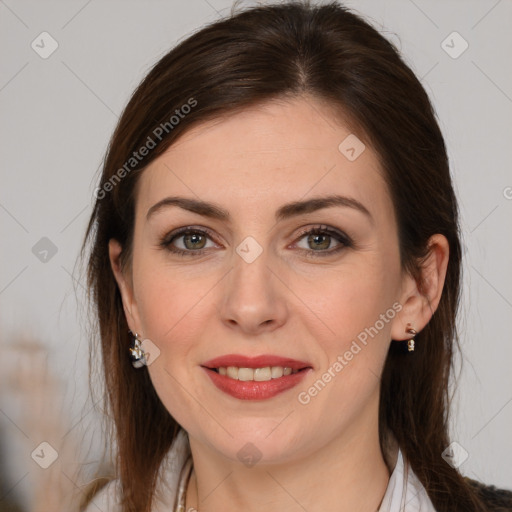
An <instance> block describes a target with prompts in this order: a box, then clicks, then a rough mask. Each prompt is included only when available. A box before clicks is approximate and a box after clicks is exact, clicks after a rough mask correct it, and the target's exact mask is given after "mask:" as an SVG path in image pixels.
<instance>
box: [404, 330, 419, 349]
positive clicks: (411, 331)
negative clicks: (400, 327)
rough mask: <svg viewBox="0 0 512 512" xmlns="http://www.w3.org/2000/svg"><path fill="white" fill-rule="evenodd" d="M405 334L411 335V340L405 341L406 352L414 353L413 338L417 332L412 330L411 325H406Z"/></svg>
mask: <svg viewBox="0 0 512 512" xmlns="http://www.w3.org/2000/svg"><path fill="white" fill-rule="evenodd" d="M405 332H406V333H407V334H411V335H412V338H411V339H410V340H408V341H407V350H408V351H409V352H414V336H416V334H417V332H416V331H415V330H414V329H413V328H412V325H411V324H407V327H406V329H405Z"/></svg>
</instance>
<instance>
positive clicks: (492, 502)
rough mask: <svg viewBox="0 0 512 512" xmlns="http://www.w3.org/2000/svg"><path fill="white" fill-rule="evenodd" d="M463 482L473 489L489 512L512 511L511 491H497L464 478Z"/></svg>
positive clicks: (493, 487) (491, 486)
mask: <svg viewBox="0 0 512 512" xmlns="http://www.w3.org/2000/svg"><path fill="white" fill-rule="evenodd" d="M464 480H466V482H467V483H468V484H469V485H470V486H471V487H473V489H474V490H475V491H476V493H477V494H478V497H479V498H480V499H481V500H482V501H483V502H484V503H485V505H486V506H487V510H489V511H490V512H491V511H492V512H510V511H512V490H509V489H499V488H498V487H496V486H494V485H486V484H483V483H482V482H478V481H477V480H473V479H471V478H469V477H464Z"/></svg>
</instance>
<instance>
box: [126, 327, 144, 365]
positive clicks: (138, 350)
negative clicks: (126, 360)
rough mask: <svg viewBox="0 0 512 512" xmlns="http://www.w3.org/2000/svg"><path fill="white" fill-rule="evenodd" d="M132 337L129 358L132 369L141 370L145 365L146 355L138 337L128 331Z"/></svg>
mask: <svg viewBox="0 0 512 512" xmlns="http://www.w3.org/2000/svg"><path fill="white" fill-rule="evenodd" d="M128 332H129V333H130V334H131V335H132V336H133V341H132V345H133V346H132V347H130V349H129V350H130V358H131V360H132V365H133V367H134V368H141V367H142V366H144V365H145V364H146V354H145V352H144V350H143V348H142V345H141V342H140V339H139V335H138V334H137V333H135V334H134V333H133V332H132V331H128Z"/></svg>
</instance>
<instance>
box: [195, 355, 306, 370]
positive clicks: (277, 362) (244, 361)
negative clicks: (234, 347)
mask: <svg viewBox="0 0 512 512" xmlns="http://www.w3.org/2000/svg"><path fill="white" fill-rule="evenodd" d="M202 366H204V367H206V368H210V369H211V370H213V369H218V368H227V367H228V366H236V367H237V368H265V367H267V366H270V367H272V366H282V367H283V368H291V369H292V370H303V369H305V368H311V367H312V365H311V363H307V362H304V361H298V360H296V359H290V358H286V357H280V356H272V355H262V356H257V357H247V356H242V355H238V354H230V355H226V356H220V357H216V358H215V359H211V360H210V361H206V362H205V363H203V364H202Z"/></svg>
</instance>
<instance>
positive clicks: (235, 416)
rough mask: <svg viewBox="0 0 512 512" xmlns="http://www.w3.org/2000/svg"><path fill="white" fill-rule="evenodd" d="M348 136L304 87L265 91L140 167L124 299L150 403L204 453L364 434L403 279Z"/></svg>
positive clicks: (297, 449)
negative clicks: (278, 97)
mask: <svg viewBox="0 0 512 512" xmlns="http://www.w3.org/2000/svg"><path fill="white" fill-rule="evenodd" d="M347 137H349V138H348V139H347ZM361 144H362V143H361V142H360V141H359V140H358V139H356V138H355V136H354V135H353V134H351V132H350V130H349V129H348V128H347V127H345V126H343V125H340V123H339V122H337V121H336V120H335V119H334V117H333V116H332V114H331V110H330V109H329V107H328V106H326V105H325V104H323V103H320V102H319V101H317V100H314V99H312V98H301V99H296V100H293V101H288V102H284V101H282V102H270V103H267V104H265V105H264V106H261V107H259V108H257V109H252V110H247V111H244V112H243V113H241V114H236V115H233V116H232V117H228V118H226V119H224V120H222V121H215V122H209V123H206V124H202V125H200V126H198V127H196V128H194V129H192V130H191V131H189V132H187V133H186V134H185V135H184V136H183V137H182V138H180V139H179V140H178V142H177V143H175V144H174V145H173V146H172V147H171V148H170V149H169V150H168V151H166V152H165V154H163V155H161V156H160V157H159V158H158V159H156V160H155V161H154V162H152V163H151V164H150V165H149V166H148V168H147V169H146V170H145V171H144V172H143V174H142V176H141V179H140V182H139V188H138V190H137V198H136V221H135V234H134V242H133V259H132V267H131V271H130V272H131V273H130V274H129V276H126V277H127V279H126V281H125V282H124V283H123V282H122V279H121V280H120V279H119V278H118V282H120V284H121V289H122V294H123V302H124V305H125V312H126V315H127V319H128V323H129V326H130V328H131V329H132V331H134V332H138V333H140V334H141V335H142V337H143V338H144V339H148V340H150V344H149V345H146V346H149V347H150V352H153V360H152V359H151V357H152V356H151V355H150V361H149V362H150V364H149V366H148V370H149V374H150V376H151V380H152V382H153V385H154V387H155V389H156V391H157V393H158V395H159V397H160V398H161V400H162V402H163V404H164V405H165V407H166V408H167V409H168V411H169V412H170V413H171V415H172V416H173V417H174V418H175V419H176V420H177V421H178V422H179V423H180V424H181V425H182V426H183V427H184V428H185V430H187V431H188V432H189V435H190V437H191V440H192V439H194V442H197V443H200V444H201V445H202V446H204V447H205V448H207V449H209V450H211V451H212V452H216V453H218V454H221V455H224V456H226V457H227V458H228V459H232V460H240V461H242V462H244V460H248V459H247V458H251V457H252V458H253V460H256V459H258V458H260V457H261V460H262V461H267V462H269V463H278V462H284V461H293V460H297V459H298V458H299V457H302V456H305V455H306V454H308V453H312V452H314V451H318V450H320V449H321V448H322V447H325V446H327V445H328V444H329V443H331V442H333V441H336V440H339V442H340V443H341V442H343V443H346V442H347V441H356V440H359V441H360V442H363V441H364V442H366V441H367V440H368V439H370V438H371V439H372V440H375V437H376V434H377V432H378V430H377V425H378V421H377V414H378V403H379V384H380V375H381V372H382V368H383V364H384V361H385V358H386V354H387V351H388V348H389V344H390V341H391V339H392V338H394V339H406V338H407V335H403V333H404V328H405V324H406V322H408V321H410V319H409V318H405V317H404V312H403V311H402V313H399V311H400V310H401V308H402V304H403V301H404V300H405V299H406V298H407V297H406V294H407V293H409V292H410V290H408V289H410V286H409V283H410V282H411V281H410V280H409V278H408V277H407V276H405V275H402V273H401V268H400V260H399V250H398V237H397V225H396V219H395V216H394V211H393V205H392V201H391V199H390V196H389V192H388V189H387V187H386V185H385V182H384V179H383V172H382V170H381V168H380V166H379V163H378V159H377V156H376V154H375V153H374V152H373V151H372V150H371V148H370V147H368V146H367V147H366V148H364V146H362V145H361ZM334 196H336V197H338V199H339V198H345V199H339V201H338V202H334V201H333V202H332V203H326V204H323V203H322V201H323V200H324V199H325V198H329V197H334ZM169 198H181V199H182V200H183V201H185V200H188V201H189V203H188V205H189V206H190V208H187V207H180V206H179V204H177V202H173V201H171V200H170V199H169ZM313 200H317V202H314V201H313ZM192 202H193V203H194V204H195V207H194V208H192V206H193V205H192ZM203 202H204V203H208V205H212V206H201V204H200V203H203ZM182 204H183V205H184V206H186V205H187V203H182ZM290 205H292V206H290ZM191 209H195V211H191ZM221 212H222V215H221ZM182 228H188V230H189V233H188V234H185V235H184V234H179V233H178V230H180V229H182ZM315 228H318V232H317V233H315V232H313V233H312V234H308V233H307V232H308V231H310V230H312V229H315ZM115 253H116V245H115V242H112V244H111V257H112V258H113V257H114V255H115ZM151 347H152V350H151ZM155 347H156V348H155ZM158 351H159V354H158ZM224 356H232V357H230V358H228V359H226V360H225V361H213V360H214V359H217V358H223V357H224ZM240 356H244V357H245V358H249V359H247V360H242V358H241V357H240ZM127 357H128V354H127ZM255 357H260V359H259V360H252V361H251V360H250V359H251V358H255ZM271 358H274V359H271ZM276 358H277V359H276ZM279 358H282V360H281V359H279ZM285 360H293V361H285ZM227 366H232V367H235V368H231V369H230V370H226V372H228V375H222V374H221V373H224V370H222V369H221V370H217V371H218V372H221V373H217V372H216V371H215V370H213V369H208V368H207V367H215V368H217V367H227ZM236 367H253V368H254V367H257V368H264V369H260V370H257V371H254V369H252V370H240V371H238V369H237V368H236ZM273 367H274V368H273ZM280 367H283V368H284V367H287V368H288V367H289V368H292V374H291V375H286V374H287V373H288V372H289V371H290V370H284V369H282V368H280ZM272 368H273V369H272ZM295 370H301V371H299V372H298V373H295ZM138 371H144V370H138ZM237 371H238V376H239V378H240V379H242V380H236V379H234V378H233V377H235V376H236V374H237ZM281 375H282V376H281ZM272 376H274V377H275V378H272ZM255 377H256V379H262V380H261V381H260V380H256V381H254V380H253V379H254V378H255ZM269 378H270V379H271V380H270V381H269V380H268V379H269ZM244 379H249V380H244Z"/></svg>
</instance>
